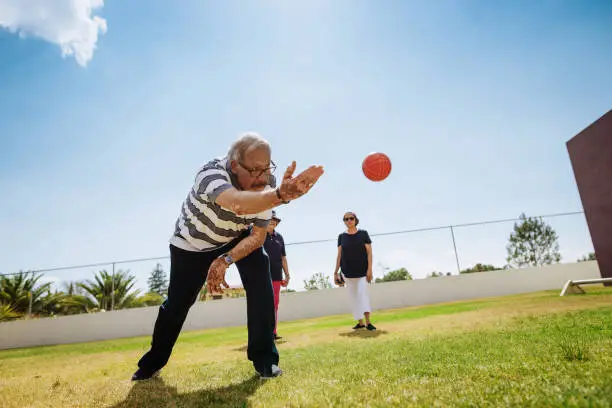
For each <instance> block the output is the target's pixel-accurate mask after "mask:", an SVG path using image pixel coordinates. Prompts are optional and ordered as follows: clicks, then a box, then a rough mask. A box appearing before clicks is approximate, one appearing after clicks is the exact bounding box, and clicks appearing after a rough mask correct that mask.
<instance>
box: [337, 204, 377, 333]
mask: <svg viewBox="0 0 612 408" xmlns="http://www.w3.org/2000/svg"><path fill="white" fill-rule="evenodd" d="M343 221H344V224H345V225H346V228H347V229H346V232H343V233H342V234H340V235H338V256H337V258H336V270H335V271H334V282H336V284H337V285H338V286H343V284H344V282H345V283H346V286H347V288H348V291H349V297H350V300H351V310H352V312H353V317H354V318H355V319H356V320H358V321H357V324H356V325H355V326H354V327H353V329H362V328H364V327H365V328H367V329H368V330H376V327H374V325H373V324H372V323H371V322H370V315H371V307H370V298H369V294H368V285H367V284H368V283H370V282H372V240H371V239H370V235H369V234H368V231H366V230H364V229H358V228H357V225H358V224H359V219H358V218H357V215H355V213H353V212H347V213H345V214H344V217H343ZM339 271H341V274H340V273H339ZM342 278H344V279H342ZM343 280H344V282H343ZM364 317H365V324H364V322H363V318H364Z"/></svg>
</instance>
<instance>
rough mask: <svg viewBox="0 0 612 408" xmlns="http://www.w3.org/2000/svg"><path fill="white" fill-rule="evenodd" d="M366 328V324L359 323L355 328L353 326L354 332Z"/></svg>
mask: <svg viewBox="0 0 612 408" xmlns="http://www.w3.org/2000/svg"><path fill="white" fill-rule="evenodd" d="M364 327H365V324H361V323H357V324H356V325H355V326H353V330H357V329H363V328H364Z"/></svg>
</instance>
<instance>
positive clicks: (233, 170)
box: [230, 160, 238, 174]
mask: <svg viewBox="0 0 612 408" xmlns="http://www.w3.org/2000/svg"><path fill="white" fill-rule="evenodd" d="M236 167H238V163H236V160H230V169H231V170H232V173H234V174H236Z"/></svg>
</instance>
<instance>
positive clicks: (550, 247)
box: [506, 214, 561, 268]
mask: <svg viewBox="0 0 612 408" xmlns="http://www.w3.org/2000/svg"><path fill="white" fill-rule="evenodd" d="M519 219H520V222H518V223H516V222H515V223H514V231H513V232H512V233H511V234H510V237H509V240H508V245H507V246H506V250H507V253H508V257H507V258H506V260H507V261H508V265H510V266H511V267H515V268H522V267H525V266H542V265H548V264H552V263H553V262H556V263H558V262H559V261H561V253H560V252H559V243H558V237H557V233H556V232H555V230H554V229H553V228H552V227H551V226H550V225H548V224H546V223H545V222H544V221H542V218H541V217H539V218H532V217H526V216H525V214H521V215H520V217H519Z"/></svg>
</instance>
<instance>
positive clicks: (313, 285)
mask: <svg viewBox="0 0 612 408" xmlns="http://www.w3.org/2000/svg"><path fill="white" fill-rule="evenodd" d="M331 287H332V284H331V282H330V280H329V276H327V275H324V274H322V273H321V272H317V273H315V274H314V275H312V276H311V277H310V279H309V280H305V281H304V288H305V289H306V290H319V289H329V288H331Z"/></svg>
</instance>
